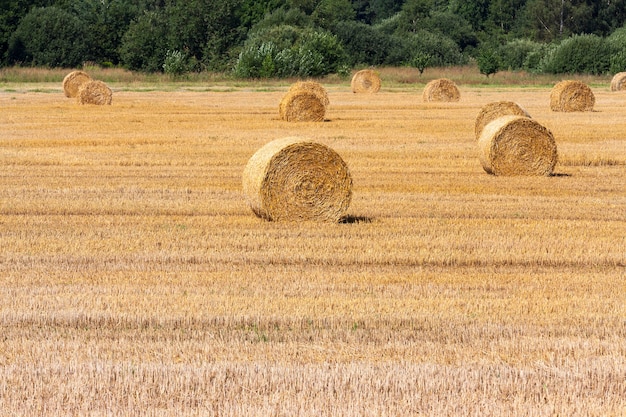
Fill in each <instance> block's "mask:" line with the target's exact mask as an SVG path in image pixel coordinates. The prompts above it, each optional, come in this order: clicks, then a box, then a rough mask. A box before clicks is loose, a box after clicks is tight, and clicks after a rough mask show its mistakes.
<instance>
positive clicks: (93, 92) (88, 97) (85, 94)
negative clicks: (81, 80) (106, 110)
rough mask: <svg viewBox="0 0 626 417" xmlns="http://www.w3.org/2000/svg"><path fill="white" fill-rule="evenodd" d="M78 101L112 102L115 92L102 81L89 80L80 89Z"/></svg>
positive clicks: (90, 102)
mask: <svg viewBox="0 0 626 417" xmlns="http://www.w3.org/2000/svg"><path fill="white" fill-rule="evenodd" d="M77 98H78V102H79V103H80V104H98V105H104V104H111V100H112V99H113V92H112V91H111V89H110V88H109V87H108V86H107V85H106V84H105V83H104V82H102V81H93V80H92V81H89V82H87V83H85V84H83V85H82V86H81V87H80V89H79V90H78V96H77Z"/></svg>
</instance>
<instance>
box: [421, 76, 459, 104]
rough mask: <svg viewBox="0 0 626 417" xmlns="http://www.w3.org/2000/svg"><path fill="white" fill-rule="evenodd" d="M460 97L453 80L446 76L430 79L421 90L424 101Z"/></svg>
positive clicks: (451, 99) (446, 100)
mask: <svg viewBox="0 0 626 417" xmlns="http://www.w3.org/2000/svg"><path fill="white" fill-rule="evenodd" d="M460 99H461V92H460V91H459V88H458V87H457V86H456V84H455V83H454V81H452V80H449V79H447V78H439V79H437V80H432V81H431V82H429V83H428V84H426V87H424V91H423V92H422V100H424V101H425V102H437V101H441V102H453V101H459V100H460Z"/></svg>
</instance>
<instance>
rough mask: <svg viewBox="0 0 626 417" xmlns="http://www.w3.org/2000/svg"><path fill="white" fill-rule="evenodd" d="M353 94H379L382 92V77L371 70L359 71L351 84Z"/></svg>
mask: <svg viewBox="0 0 626 417" xmlns="http://www.w3.org/2000/svg"><path fill="white" fill-rule="evenodd" d="M350 86H351V87H352V92H353V93H369V94H373V93H378V91H379V90H380V76H379V75H378V73H377V72H376V71H374V70H371V69H364V70H361V71H358V72H357V73H355V74H354V75H353V76H352V81H351V82H350Z"/></svg>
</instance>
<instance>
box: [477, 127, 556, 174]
mask: <svg viewBox="0 0 626 417" xmlns="http://www.w3.org/2000/svg"><path fill="white" fill-rule="evenodd" d="M478 148H479V157H480V162H481V164H482V166H483V168H484V170H485V171H486V172H488V173H489V174H493V175H504V176H514V175H536V176H542V175H543V176H549V175H552V172H553V170H554V166H555V165H556V161H557V149H556V142H555V140H554V136H553V135H552V132H550V131H549V130H548V129H546V128H545V127H544V126H542V125H541V124H539V123H538V122H536V121H535V120H533V119H530V118H528V117H524V116H515V115H508V116H502V117H499V118H497V119H495V120H494V121H492V122H491V123H489V124H487V125H486V126H485V128H484V129H483V131H482V133H481V134H480V137H479V139H478Z"/></svg>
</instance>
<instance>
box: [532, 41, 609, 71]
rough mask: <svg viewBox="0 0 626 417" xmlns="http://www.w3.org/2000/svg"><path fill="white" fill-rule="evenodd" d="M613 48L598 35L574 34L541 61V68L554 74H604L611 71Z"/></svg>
mask: <svg viewBox="0 0 626 417" xmlns="http://www.w3.org/2000/svg"><path fill="white" fill-rule="evenodd" d="M612 52H613V50H612V49H611V46H610V44H609V42H607V41H606V40H605V39H603V38H601V37H599V36H596V35H574V36H572V37H570V38H567V39H564V40H563V41H561V42H560V43H559V44H558V45H557V47H556V48H555V49H554V50H553V51H551V53H550V54H547V55H546V56H545V57H544V59H543V61H542V62H541V64H540V65H541V69H542V70H543V71H545V72H549V73H553V74H563V73H567V74H574V73H587V74H604V73H607V72H608V71H609V67H610V65H611V55H612Z"/></svg>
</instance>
